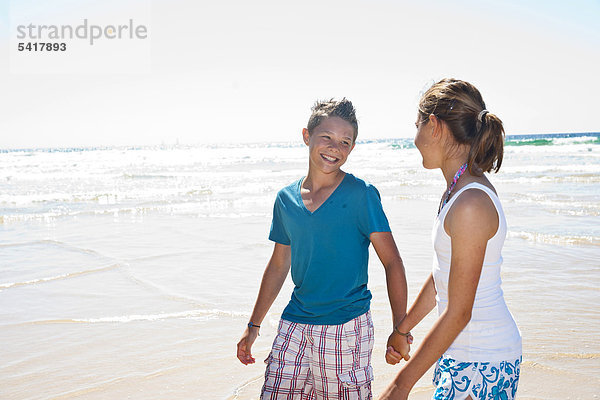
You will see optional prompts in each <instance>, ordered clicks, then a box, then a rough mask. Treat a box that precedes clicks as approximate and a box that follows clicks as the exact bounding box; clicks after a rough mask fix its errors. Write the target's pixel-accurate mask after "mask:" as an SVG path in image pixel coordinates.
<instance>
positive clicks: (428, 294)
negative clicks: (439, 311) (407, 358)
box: [385, 274, 436, 365]
mask: <svg viewBox="0 0 600 400" xmlns="http://www.w3.org/2000/svg"><path fill="white" fill-rule="evenodd" d="M435 294H436V291H435V284H434V282H433V275H431V274H430V275H429V277H428V278H427V280H426V281H425V283H424V284H423V287H422V288H421V291H420V292H419V295H418V296H417V298H416V299H415V302H414V303H413V304H412V306H411V307H410V309H409V310H408V313H407V314H406V317H405V318H404V319H403V320H402V322H400V324H398V325H396V328H397V329H398V330H399V331H400V332H404V333H408V332H410V331H411V330H413V328H414V327H415V326H417V325H418V324H419V322H421V321H422V320H423V318H425V317H426V316H427V314H429V313H430V312H431V310H433V308H434V307H435V304H436V302H435ZM392 334H393V335H394V334H397V332H394V333H392ZM395 350H396V349H388V351H387V352H386V355H385V360H386V361H387V363H388V364H392V365H393V364H397V363H398V362H400V360H401V359H402V358H403V357H402V356H401V355H400V354H399V353H398V352H396V351H395Z"/></svg>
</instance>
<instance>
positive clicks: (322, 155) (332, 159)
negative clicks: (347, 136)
mask: <svg viewBox="0 0 600 400" xmlns="http://www.w3.org/2000/svg"><path fill="white" fill-rule="evenodd" d="M321 158H322V159H323V160H325V161H327V162H330V163H336V162H338V161H339V158H335V157H331V156H328V155H326V154H321Z"/></svg>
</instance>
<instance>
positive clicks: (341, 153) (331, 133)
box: [302, 117, 354, 173]
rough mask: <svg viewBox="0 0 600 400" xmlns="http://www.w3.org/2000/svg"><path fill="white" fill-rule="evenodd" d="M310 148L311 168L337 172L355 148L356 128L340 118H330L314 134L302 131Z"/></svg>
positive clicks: (306, 130) (314, 130)
mask: <svg viewBox="0 0 600 400" xmlns="http://www.w3.org/2000/svg"><path fill="white" fill-rule="evenodd" d="M302 136H303V138H304V143H306V145H307V146H308V148H309V158H310V166H311V167H312V168H317V169H318V170H320V171H322V172H325V173H331V172H337V171H339V169H340V168H341V166H342V165H344V163H345V162H346V160H347V159H348V155H349V154H350V152H351V151H352V149H353V148H354V128H353V127H352V125H350V123H349V122H347V121H345V120H343V119H342V118H340V117H328V118H325V119H324V120H323V122H321V123H320V124H319V125H317V126H316V127H315V128H314V129H313V132H312V134H309V133H308V129H306V128H304V129H303V130H302Z"/></svg>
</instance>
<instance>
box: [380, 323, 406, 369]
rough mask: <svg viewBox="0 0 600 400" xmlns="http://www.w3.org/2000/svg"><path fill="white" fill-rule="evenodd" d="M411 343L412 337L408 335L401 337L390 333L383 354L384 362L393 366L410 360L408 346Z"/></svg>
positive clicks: (395, 333)
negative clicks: (401, 361)
mask: <svg viewBox="0 0 600 400" xmlns="http://www.w3.org/2000/svg"><path fill="white" fill-rule="evenodd" d="M412 342H413V337H412V335H411V334H410V333H409V334H408V336H403V335H401V334H399V333H398V332H396V331H395V330H394V331H393V332H392V334H391V335H390V337H389V338H388V341H387V351H386V352H385V361H386V362H387V363H388V364H391V365H395V364H398V363H399V362H400V360H402V359H404V360H405V361H408V360H409V359H410V354H409V352H410V345H411V344H412Z"/></svg>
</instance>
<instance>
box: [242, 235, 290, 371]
mask: <svg viewBox="0 0 600 400" xmlns="http://www.w3.org/2000/svg"><path fill="white" fill-rule="evenodd" d="M290 261H291V249H290V246H286V245H283V244H279V243H275V247H274V248H273V255H272V256H271V259H270V260H269V263H268V264H267V267H266V268H265V272H264V274H263V277H262V282H261V284H260V290H259V291H258V297H257V298H256V303H255V304H254V310H253V311H252V315H251V316H250V322H252V323H253V324H254V325H261V323H262V321H263V319H264V318H265V315H267V311H269V308H270V307H271V305H272V304H273V302H274V301H275V298H276V297H277V295H278V294H279V291H280V290H281V287H282V286H283V283H284V282H285V278H286V277H287V274H288V272H289V270H290ZM258 330H259V328H257V327H252V328H249V327H248V328H246V330H245V331H244V333H243V335H242V338H241V339H240V341H239V342H238V344H237V358H238V359H239V360H240V362H241V363H242V364H244V365H248V364H253V363H254V361H255V360H254V358H253V357H252V351H251V349H252V344H253V343H254V341H255V340H256V337H257V336H258Z"/></svg>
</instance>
